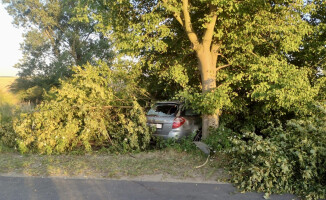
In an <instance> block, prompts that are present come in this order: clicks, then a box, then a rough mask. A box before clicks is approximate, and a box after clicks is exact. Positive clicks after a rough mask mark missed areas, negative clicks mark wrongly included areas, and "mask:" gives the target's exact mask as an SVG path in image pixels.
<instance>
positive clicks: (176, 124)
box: [172, 117, 186, 128]
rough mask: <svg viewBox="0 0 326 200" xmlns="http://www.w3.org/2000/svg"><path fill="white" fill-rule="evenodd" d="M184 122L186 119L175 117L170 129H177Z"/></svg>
mask: <svg viewBox="0 0 326 200" xmlns="http://www.w3.org/2000/svg"><path fill="white" fill-rule="evenodd" d="M185 122H186V119H185V118H183V117H176V118H175V119H174V120H173V124H172V128H179V127H180V126H182V125H183V124H184V123H185Z"/></svg>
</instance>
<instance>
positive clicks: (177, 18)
mask: <svg viewBox="0 0 326 200" xmlns="http://www.w3.org/2000/svg"><path fill="white" fill-rule="evenodd" d="M173 16H174V17H175V19H176V20H177V21H178V22H179V23H180V24H181V26H184V24H183V21H182V19H181V17H180V13H173Z"/></svg>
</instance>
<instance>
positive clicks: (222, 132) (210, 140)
mask: <svg viewBox="0 0 326 200" xmlns="http://www.w3.org/2000/svg"><path fill="white" fill-rule="evenodd" d="M234 135H236V133H235V132H233V131H232V130H231V129H229V128H226V127H224V126H223V125H221V126H219V127H218V128H217V129H211V130H210V134H209V136H208V137H207V138H206V139H205V140H204V142H205V143H206V144H207V145H209V146H210V148H212V149H213V151H217V152H220V151H227V150H228V149H230V148H231V146H232V144H231V141H230V137H233V136H234Z"/></svg>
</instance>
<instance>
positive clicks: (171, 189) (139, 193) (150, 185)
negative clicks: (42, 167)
mask: <svg viewBox="0 0 326 200" xmlns="http://www.w3.org/2000/svg"><path fill="white" fill-rule="evenodd" d="M263 196H264V195H263V194H262V193H245V194H241V193H239V192H237V191H236V189H235V188H234V187H233V186H232V185H231V184H227V183H222V184H204V183H171V182H145V181H126V180H105V179H73V178H69V179H66V178H40V177H7V176H0V200H16V199H17V200H25V199H26V200H29V199H31V200H34V199H35V200H51V199H69V200H74V199H76V200H84V199H91V200H102V199H110V200H138V199H139V200H146V199H148V200H168V199H171V200H172V199H176V200H192V199H200V200H206V199H207V200H208V199H209V200H211V199H215V200H228V199H230V200H255V199H264V198H263ZM294 198H295V197H294V196H292V195H288V194H286V195H272V196H271V199H272V200H281V199H282V200H283V199H285V200H286V199H289V200H290V199H294Z"/></svg>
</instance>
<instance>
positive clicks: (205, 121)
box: [197, 48, 219, 139]
mask: <svg viewBox="0 0 326 200" xmlns="http://www.w3.org/2000/svg"><path fill="white" fill-rule="evenodd" d="M197 57H198V60H199V70H200V74H201V82H202V92H203V93H206V92H210V91H212V90H214V89H215V88H216V64H215V63H216V58H215V56H213V54H212V53H211V51H210V49H209V48H201V49H199V50H198V51H197ZM218 114H219V111H218V110H216V111H215V113H214V114H212V115H203V116H202V138H203V139H205V138H207V136H208V135H209V132H208V130H209V127H213V128H217V127H218V125H219V115H218Z"/></svg>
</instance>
